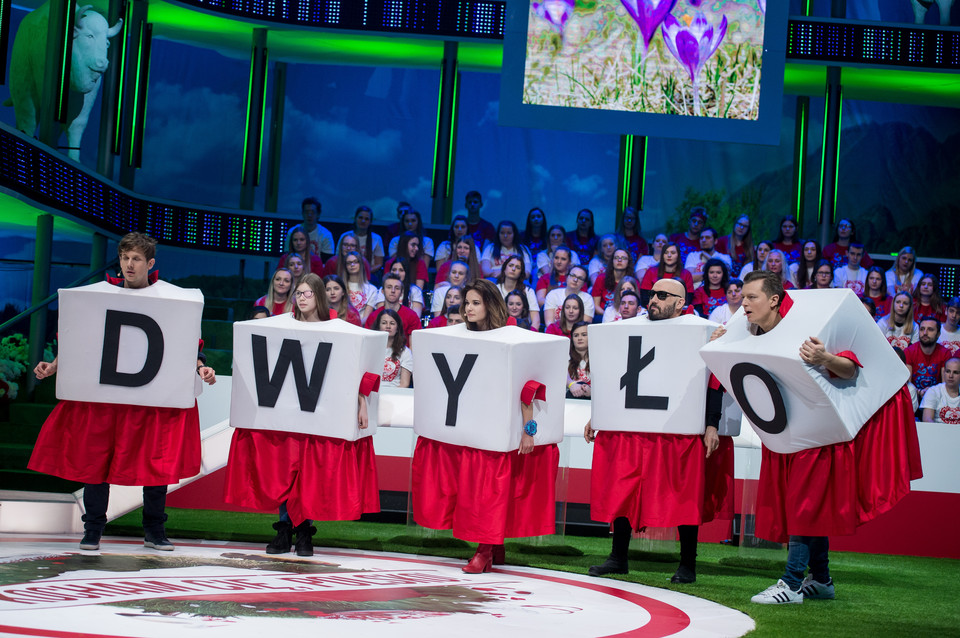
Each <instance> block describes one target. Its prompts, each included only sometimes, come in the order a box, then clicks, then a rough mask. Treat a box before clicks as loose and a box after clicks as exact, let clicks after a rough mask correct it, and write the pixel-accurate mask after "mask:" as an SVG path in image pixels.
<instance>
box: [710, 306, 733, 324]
mask: <svg viewBox="0 0 960 638" xmlns="http://www.w3.org/2000/svg"><path fill="white" fill-rule="evenodd" d="M734 312H736V310H734V311H733V312H731V311H730V306H729V305H728V304H725V303H722V304H720V305H719V306H717V307H716V308H714V309H713V312H711V313H710V317H709V319H710V321H712V322H714V323H719V324H721V325H723V324H726V323H727V322H728V321H730V317H732V316H733V313H734Z"/></svg>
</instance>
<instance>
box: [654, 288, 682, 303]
mask: <svg viewBox="0 0 960 638" xmlns="http://www.w3.org/2000/svg"><path fill="white" fill-rule="evenodd" d="M651 294H653V296H654V297H656V298H657V299H659V300H660V301H666V300H667V297H679V298H680V299H683V295H677V294H674V293H672V292H667V291H666V290H652V291H651Z"/></svg>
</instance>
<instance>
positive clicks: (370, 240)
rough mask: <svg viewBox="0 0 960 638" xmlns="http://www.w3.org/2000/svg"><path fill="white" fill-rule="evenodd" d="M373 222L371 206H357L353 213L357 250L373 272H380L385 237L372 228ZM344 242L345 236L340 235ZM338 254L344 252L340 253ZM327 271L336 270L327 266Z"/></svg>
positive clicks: (341, 240)
mask: <svg viewBox="0 0 960 638" xmlns="http://www.w3.org/2000/svg"><path fill="white" fill-rule="evenodd" d="M372 223H373V211H372V210H370V207H369V206H357V210H356V212H354V214H353V236H354V237H355V238H356V240H357V251H358V252H359V253H360V254H361V255H362V256H363V258H364V259H366V260H367V263H369V264H370V267H371V268H370V270H371V272H379V271H380V267H381V266H383V258H384V251H383V238H382V237H380V235H378V234H377V233H375V232H373V231H371V230H370V225H371V224H372ZM340 242H341V243H343V236H341V237H340ZM338 254H343V253H339V252H338ZM327 272H336V270H330V269H329V268H327Z"/></svg>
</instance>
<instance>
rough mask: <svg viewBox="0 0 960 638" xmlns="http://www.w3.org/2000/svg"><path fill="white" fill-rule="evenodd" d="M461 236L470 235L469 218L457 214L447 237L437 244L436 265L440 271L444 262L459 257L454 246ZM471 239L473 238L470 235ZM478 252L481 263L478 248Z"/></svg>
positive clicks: (478, 259) (478, 261)
mask: <svg viewBox="0 0 960 638" xmlns="http://www.w3.org/2000/svg"><path fill="white" fill-rule="evenodd" d="M461 237H470V235H468V234H467V218H466V216H464V215H457V216H456V217H454V218H453V221H452V222H450V231H449V232H448V233H447V238H446V239H445V240H443V241H442V242H440V245H439V246H437V252H436V253H435V260H434V265H435V266H436V267H437V270H438V271H439V270H440V268H441V267H443V264H445V263H446V262H448V261H452V260H454V259H457V257H456V256H455V255H454V250H453V247H454V246H455V245H456V244H457V241H459V240H460V238H461ZM470 239H473V238H472V237H470ZM476 252H477V263H480V251H479V249H476Z"/></svg>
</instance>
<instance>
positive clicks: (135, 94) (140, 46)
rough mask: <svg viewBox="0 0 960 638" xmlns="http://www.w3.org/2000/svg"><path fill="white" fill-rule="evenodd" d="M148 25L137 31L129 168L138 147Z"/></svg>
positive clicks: (128, 152) (141, 25)
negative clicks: (141, 80)
mask: <svg viewBox="0 0 960 638" xmlns="http://www.w3.org/2000/svg"><path fill="white" fill-rule="evenodd" d="M146 24H147V23H146V22H145V21H144V22H141V23H140V29H139V30H138V31H137V69H136V74H135V75H134V76H133V104H131V105H130V107H131V108H133V113H132V115H131V117H130V148H129V149H127V166H134V157H133V153H134V151H133V149H134V148H136V146H137V144H136V137H137V105H138V104H140V75H141V72H140V69H141V66H142V65H143V37H144V29H145V28H146Z"/></svg>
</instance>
